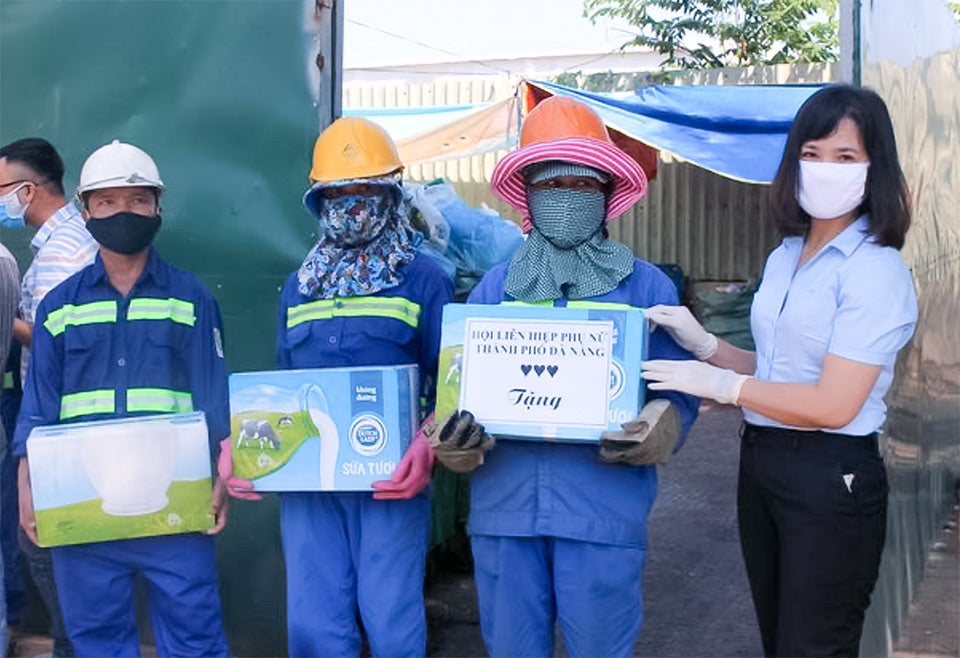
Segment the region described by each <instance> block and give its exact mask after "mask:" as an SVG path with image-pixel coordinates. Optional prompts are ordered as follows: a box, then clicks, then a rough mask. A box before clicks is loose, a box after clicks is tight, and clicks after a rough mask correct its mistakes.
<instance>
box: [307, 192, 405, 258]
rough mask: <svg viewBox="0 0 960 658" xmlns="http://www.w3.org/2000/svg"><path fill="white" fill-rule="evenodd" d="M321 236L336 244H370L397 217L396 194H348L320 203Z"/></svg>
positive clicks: (323, 200) (343, 245) (341, 245)
mask: <svg viewBox="0 0 960 658" xmlns="http://www.w3.org/2000/svg"><path fill="white" fill-rule="evenodd" d="M317 210H318V211H319V212H318V214H317V221H318V222H319V223H320V235H321V237H322V238H323V239H324V240H326V241H327V242H329V243H330V244H332V245H337V246H340V247H359V246H360V245H363V244H366V243H367V242H370V241H371V240H373V239H374V238H376V237H377V236H378V235H380V232H381V231H382V230H383V227H384V226H386V225H387V222H388V221H390V219H391V218H392V217H393V216H394V215H395V214H396V201H395V200H394V198H393V195H392V194H378V195H375V196H365V195H361V194H345V195H343V196H338V197H334V198H332V199H323V198H321V199H320V200H319V202H318V203H317Z"/></svg>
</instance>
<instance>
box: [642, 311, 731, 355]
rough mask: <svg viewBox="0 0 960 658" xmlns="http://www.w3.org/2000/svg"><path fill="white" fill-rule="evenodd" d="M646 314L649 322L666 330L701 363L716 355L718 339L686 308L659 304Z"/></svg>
mask: <svg viewBox="0 0 960 658" xmlns="http://www.w3.org/2000/svg"><path fill="white" fill-rule="evenodd" d="M645 314H646V316H647V320H649V321H650V322H652V323H653V324H654V325H655V326H659V327H663V328H664V329H666V330H667V333H668V334H670V336H671V337H672V338H673V339H674V340H675V341H677V345H679V346H680V347H682V348H683V349H685V350H687V351H688V352H691V353H693V355H694V356H695V357H697V358H698V359H700V360H701V361H706V360H707V359H709V358H710V357H711V356H713V355H714V354H716V352H717V337H716V336H714V335H713V334H711V333H709V332H708V331H707V330H706V329H704V328H703V325H701V324H700V323H699V322H697V319H696V318H695V317H693V313H691V312H690V309H688V308H687V307H686V306H664V305H663V304H657V305H656V306H651V307H650V308H648V309H647V310H646V312H645ZM652 328H653V327H651V329H652Z"/></svg>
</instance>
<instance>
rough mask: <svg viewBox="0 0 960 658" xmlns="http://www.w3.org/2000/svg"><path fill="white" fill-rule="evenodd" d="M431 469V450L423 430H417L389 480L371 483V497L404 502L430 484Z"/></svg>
mask: <svg viewBox="0 0 960 658" xmlns="http://www.w3.org/2000/svg"><path fill="white" fill-rule="evenodd" d="M431 468H433V448H431V447H430V443H429V442H428V441H427V437H426V436H424V434H423V428H421V429H419V430H417V433H416V435H415V436H414V437H413V441H411V442H410V447H408V448H407V451H406V452H405V453H404V455H403V459H401V460H400V463H399V464H398V465H397V469H396V470H395V471H394V472H393V474H392V475H391V476H390V479H389V480H380V481H379V482H374V483H373V488H374V492H373V497H374V498H376V499H377V500H406V499H408V498H413V497H414V496H416V495H417V494H418V493H420V492H421V491H423V488H424V487H425V486H427V484H428V483H429V482H430V469H431Z"/></svg>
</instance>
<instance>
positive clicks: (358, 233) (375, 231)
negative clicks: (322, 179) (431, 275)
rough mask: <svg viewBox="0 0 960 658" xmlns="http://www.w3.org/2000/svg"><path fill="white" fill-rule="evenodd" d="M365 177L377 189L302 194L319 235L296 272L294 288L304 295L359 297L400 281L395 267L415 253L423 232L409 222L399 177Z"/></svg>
mask: <svg viewBox="0 0 960 658" xmlns="http://www.w3.org/2000/svg"><path fill="white" fill-rule="evenodd" d="M370 182H371V183H376V184H378V185H380V186H382V189H383V192H382V193H381V194H376V195H373V196H365V195H357V194H348V195H343V196H339V197H334V198H331V199H326V198H323V197H322V196H319V194H320V190H317V189H311V190H309V191H308V192H307V194H306V195H305V196H304V201H305V204H306V206H307V208H308V209H309V210H310V211H311V213H312V214H313V215H314V217H316V219H317V221H318V227H317V233H318V235H319V238H320V239H319V241H318V242H317V244H316V245H315V246H314V247H313V248H312V249H311V250H310V251H309V253H307V256H306V258H304V260H303V264H302V265H301V266H300V270H299V272H298V274H297V276H298V279H299V283H300V285H299V289H300V292H301V293H302V294H304V295H306V296H307V297H311V298H313V299H331V298H333V297H359V296H363V295H369V294H372V293H375V292H377V291H379V290H385V289H387V288H393V287H395V286H397V285H399V284H400V283H401V282H402V281H403V275H402V273H401V267H402V266H403V265H405V264H406V263H409V262H410V261H412V260H413V259H414V257H415V256H416V255H417V247H418V246H419V244H420V243H421V242H422V241H423V236H421V235H420V233H418V232H417V231H415V230H414V229H413V227H412V226H410V220H409V215H408V212H407V208H406V205H405V204H404V203H403V201H402V195H401V193H400V186H399V183H397V182H396V181H394V180H392V179H378V180H375V181H370Z"/></svg>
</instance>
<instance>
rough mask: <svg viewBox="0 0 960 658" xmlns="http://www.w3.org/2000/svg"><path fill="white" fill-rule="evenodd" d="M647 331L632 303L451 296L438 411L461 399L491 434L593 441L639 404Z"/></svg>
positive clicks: (443, 338) (455, 406)
mask: <svg viewBox="0 0 960 658" xmlns="http://www.w3.org/2000/svg"><path fill="white" fill-rule="evenodd" d="M648 340H649V333H648V330H647V322H646V318H645V316H644V314H643V311H641V310H639V309H634V308H629V307H623V308H616V307H601V308H590V307H588V306H586V305H583V306H577V305H576V303H572V304H571V305H570V306H568V307H566V308H554V307H548V306H533V305H531V306H526V305H513V304H501V305H485V304H447V305H446V306H444V308H443V330H442V336H441V339H440V363H439V372H438V374H437V418H445V417H446V416H447V415H448V414H449V413H451V412H452V411H453V410H455V409H466V410H468V411H470V412H471V413H473V415H474V416H475V417H476V418H477V420H478V421H479V422H481V423H483V425H484V427H485V428H486V430H487V432H489V433H490V434H492V435H494V436H497V437H503V438H514V439H531V440H543V439H546V440H557V441H579V442H591V441H599V439H600V433H601V432H603V431H604V430H607V429H611V430H617V429H620V424H621V423H623V422H625V421H628V420H631V419H633V418H635V417H636V416H637V414H638V413H639V410H640V408H641V407H642V406H643V401H644V387H643V381H642V379H641V378H640V370H641V367H640V362H641V361H642V360H643V359H644V358H645V357H646V352H647V344H648Z"/></svg>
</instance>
